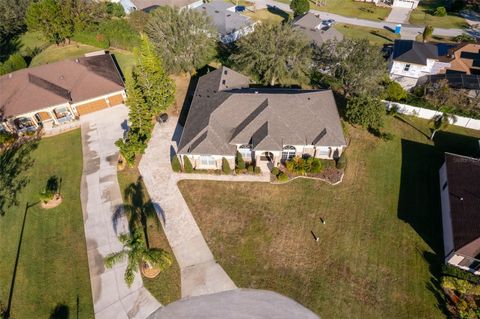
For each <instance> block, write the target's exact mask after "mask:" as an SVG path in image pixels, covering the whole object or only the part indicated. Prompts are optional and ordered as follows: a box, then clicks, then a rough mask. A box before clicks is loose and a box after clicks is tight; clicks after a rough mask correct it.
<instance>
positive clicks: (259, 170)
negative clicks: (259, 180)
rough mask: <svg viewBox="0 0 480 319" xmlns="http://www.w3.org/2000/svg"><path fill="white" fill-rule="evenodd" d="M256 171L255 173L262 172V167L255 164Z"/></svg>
mask: <svg viewBox="0 0 480 319" xmlns="http://www.w3.org/2000/svg"><path fill="white" fill-rule="evenodd" d="M254 172H255V174H260V173H261V172H262V170H261V169H260V167H258V166H255V169H254Z"/></svg>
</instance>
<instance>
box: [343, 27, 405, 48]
mask: <svg viewBox="0 0 480 319" xmlns="http://www.w3.org/2000/svg"><path fill="white" fill-rule="evenodd" d="M334 28H335V29H337V30H338V31H340V32H341V33H343V35H344V36H345V38H347V39H367V40H368V41H369V42H370V43H371V44H373V45H379V46H382V45H384V44H388V43H393V41H394V40H395V39H400V35H399V34H395V33H393V32H392V31H389V30H386V29H375V28H368V27H360V26H355V25H351V24H345V23H336V24H335V25H334Z"/></svg>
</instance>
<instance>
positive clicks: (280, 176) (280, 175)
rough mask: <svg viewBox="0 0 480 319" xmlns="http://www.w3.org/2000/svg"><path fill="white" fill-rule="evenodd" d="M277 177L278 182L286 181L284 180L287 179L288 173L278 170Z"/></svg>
mask: <svg viewBox="0 0 480 319" xmlns="http://www.w3.org/2000/svg"><path fill="white" fill-rule="evenodd" d="M277 179H278V181H280V182H286V181H288V175H287V174H285V173H284V172H280V174H278V176H277Z"/></svg>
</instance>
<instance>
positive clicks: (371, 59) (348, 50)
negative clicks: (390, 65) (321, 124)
mask: <svg viewBox="0 0 480 319" xmlns="http://www.w3.org/2000/svg"><path fill="white" fill-rule="evenodd" d="M314 62H315V72H316V75H318V76H319V77H320V78H322V79H324V80H325V82H329V83H330V85H332V86H335V87H337V88H338V89H339V91H340V93H342V94H344V95H345V96H347V97H348V96H351V95H360V94H369V95H377V94H378V93H379V92H380V91H381V85H380V83H381V81H382V80H383V79H384V77H385V76H386V63H385V59H384V58H383V56H382V54H381V52H380V50H379V49H378V47H376V46H373V45H371V44H370V43H369V42H368V40H366V39H361V40H349V39H347V40H343V41H340V42H336V41H327V42H325V43H324V44H323V45H322V46H321V47H318V48H316V49H315V53H314Z"/></svg>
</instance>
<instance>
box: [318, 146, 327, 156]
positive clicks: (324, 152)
mask: <svg viewBox="0 0 480 319" xmlns="http://www.w3.org/2000/svg"><path fill="white" fill-rule="evenodd" d="M317 156H330V148H329V147H318V148H317Z"/></svg>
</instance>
